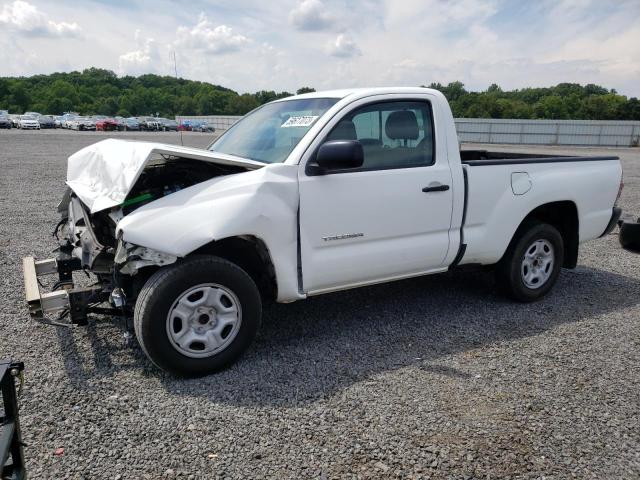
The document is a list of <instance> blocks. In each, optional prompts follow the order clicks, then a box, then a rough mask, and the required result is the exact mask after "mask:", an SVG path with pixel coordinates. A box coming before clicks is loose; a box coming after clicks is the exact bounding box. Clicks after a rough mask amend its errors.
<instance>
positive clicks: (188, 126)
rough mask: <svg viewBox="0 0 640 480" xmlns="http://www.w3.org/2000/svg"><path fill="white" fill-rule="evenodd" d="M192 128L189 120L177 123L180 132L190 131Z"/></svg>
mask: <svg viewBox="0 0 640 480" xmlns="http://www.w3.org/2000/svg"><path fill="white" fill-rule="evenodd" d="M192 128H193V127H192V121H191V120H181V121H180V123H179V124H178V130H179V131H181V132H190V131H191V129H192Z"/></svg>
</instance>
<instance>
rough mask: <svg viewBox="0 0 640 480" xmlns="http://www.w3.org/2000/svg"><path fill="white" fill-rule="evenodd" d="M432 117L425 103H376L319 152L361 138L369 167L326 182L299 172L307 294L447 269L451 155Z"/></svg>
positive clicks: (350, 117)
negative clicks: (438, 139) (439, 139)
mask: <svg viewBox="0 0 640 480" xmlns="http://www.w3.org/2000/svg"><path fill="white" fill-rule="evenodd" d="M433 118H434V116H433V112H432V106H431V103H430V102H429V101H428V100H427V99H411V100H409V99H402V100H386V101H374V102H372V101H370V100H369V101H368V102H367V101H360V102H359V103H358V104H356V105H355V106H353V107H352V108H351V109H350V110H349V111H347V112H346V113H344V114H342V115H341V116H340V117H339V118H337V119H335V120H334V121H332V122H331V123H329V124H328V125H327V128H326V129H325V133H324V134H321V135H324V136H323V137H322V138H321V139H320V141H319V143H318V144H317V145H320V144H321V143H322V142H324V141H329V140H358V141H359V142H360V143H361V144H362V146H363V150H364V162H363V165H362V167H359V168H356V169H351V170H341V171H335V172H331V171H328V172H325V173H324V174H314V172H313V170H312V169H309V168H305V165H301V169H300V176H299V185H300V243H301V260H302V279H303V290H304V291H305V292H306V293H310V294H313V293H319V292H321V291H328V290H334V289H338V288H341V287H347V286H356V285H358V284H366V283H372V282H377V281H384V280H390V279H393V278H400V277H403V276H411V275H417V274H420V273H426V272H428V271H434V270H438V269H443V268H445V267H446V265H444V261H445V257H446V255H447V250H448V248H449V229H450V226H451V212H452V204H453V197H452V188H451V186H452V177H451V171H450V168H449V164H448V161H447V158H446V150H445V149H444V148H440V149H436V145H435V138H436V136H435V135H434V121H433ZM327 132H328V133H327ZM436 152H439V153H438V155H436ZM313 155H314V154H313V153H311V156H310V157H309V158H308V161H307V162H306V163H308V164H312V163H313V159H314V156H313ZM303 163H305V162H303Z"/></svg>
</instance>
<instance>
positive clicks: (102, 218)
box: [56, 156, 245, 273]
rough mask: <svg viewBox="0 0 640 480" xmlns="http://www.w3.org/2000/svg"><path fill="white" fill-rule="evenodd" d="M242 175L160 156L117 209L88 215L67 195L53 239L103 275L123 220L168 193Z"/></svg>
mask: <svg viewBox="0 0 640 480" xmlns="http://www.w3.org/2000/svg"><path fill="white" fill-rule="evenodd" d="M242 171H245V169H244V168H242V167H238V166H230V165H219V164H215V163H211V162H205V161H200V160H194V159H188V158H179V157H164V156H163V157H161V158H158V159H155V160H153V161H150V162H149V163H148V164H147V165H146V166H145V168H144V170H143V171H142V172H141V174H140V176H139V178H138V180H137V181H136V183H135V184H134V186H133V187H132V189H131V191H130V192H129V194H128V195H127V197H126V198H125V200H124V202H123V203H122V204H121V205H119V206H117V207H113V208H111V209H108V210H101V211H99V212H96V213H94V214H90V213H89V211H88V209H87V208H86V206H85V205H83V203H82V202H81V201H80V199H79V198H77V197H76V196H75V195H74V194H73V193H72V192H71V191H67V192H66V194H65V197H64V198H63V201H62V204H61V206H60V208H59V210H60V212H61V214H62V217H63V218H62V220H61V222H60V224H59V225H58V229H56V236H57V237H58V239H59V240H61V242H62V243H61V245H62V246H63V247H64V246H66V248H71V249H72V250H73V255H74V256H75V257H77V258H80V259H81V261H82V266H83V267H84V268H88V269H91V270H93V271H98V272H104V273H106V272H108V271H111V270H112V268H113V256H114V254H115V248H116V247H117V239H116V235H115V230H116V226H117V223H118V222H119V221H120V220H121V219H122V218H123V217H125V216H126V215H128V214H130V213H131V212H133V211H135V210H136V209H138V208H140V207H142V206H144V205H147V204H149V203H151V202H153V201H155V200H158V199H160V198H163V197H166V196H167V195H171V194H172V193H175V192H178V191H180V190H184V189H185V188H188V187H191V186H193V185H196V184H198V183H202V182H205V181H207V180H210V179H212V178H215V177H219V176H222V175H230V174H233V173H239V172H242ZM58 232H60V233H58Z"/></svg>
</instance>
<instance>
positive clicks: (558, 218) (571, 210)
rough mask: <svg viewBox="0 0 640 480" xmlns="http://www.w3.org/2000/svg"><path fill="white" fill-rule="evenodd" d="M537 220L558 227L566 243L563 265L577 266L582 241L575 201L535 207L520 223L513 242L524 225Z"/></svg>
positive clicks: (562, 201) (566, 266)
mask: <svg viewBox="0 0 640 480" xmlns="http://www.w3.org/2000/svg"><path fill="white" fill-rule="evenodd" d="M535 221H537V222H542V223H548V224H550V225H552V226H554V227H555V228H557V229H558V231H559V232H560V235H562V240H563V243H564V262H563V265H562V266H563V267H565V268H575V267H576V265H577V264H578V245H579V243H580V220H579V217H578V207H577V206H576V204H575V202H573V201H571V200H561V201H556V202H549V203H545V204H543V205H540V206H538V207H536V208H534V209H533V210H531V211H530V212H529V213H528V214H527V215H526V216H525V217H524V219H523V220H522V222H520V224H519V225H518V228H517V229H516V231H515V232H514V234H513V236H512V237H511V243H512V242H514V241H516V240H517V238H518V236H519V234H520V232H521V230H522V228H523V226H525V225H526V224H528V223H531V222H535ZM511 243H510V244H511Z"/></svg>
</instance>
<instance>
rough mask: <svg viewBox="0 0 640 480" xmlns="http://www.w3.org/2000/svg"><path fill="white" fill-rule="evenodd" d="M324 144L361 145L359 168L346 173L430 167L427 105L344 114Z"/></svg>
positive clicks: (366, 108) (386, 105) (383, 104)
mask: <svg viewBox="0 0 640 480" xmlns="http://www.w3.org/2000/svg"><path fill="white" fill-rule="evenodd" d="M326 140H358V141H359V142H360V143H361V144H362V148H363V150H364V162H363V164H362V167H361V168H358V169H353V170H349V172H352V171H358V170H377V169H380V170H382V169H389V168H410V167H420V166H425V165H432V164H433V162H434V151H435V150H434V141H433V117H432V115H431V105H430V103H429V102H426V101H422V102H419V101H403V102H381V103H376V104H372V105H367V106H364V107H361V108H358V109H356V110H354V111H352V112H350V113H348V114H347V115H346V116H345V117H344V118H343V119H342V120H340V122H339V123H338V124H337V125H336V126H335V127H334V128H333V129H332V130H331V132H330V133H329V135H327V139H326ZM345 173H346V172H345Z"/></svg>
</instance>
